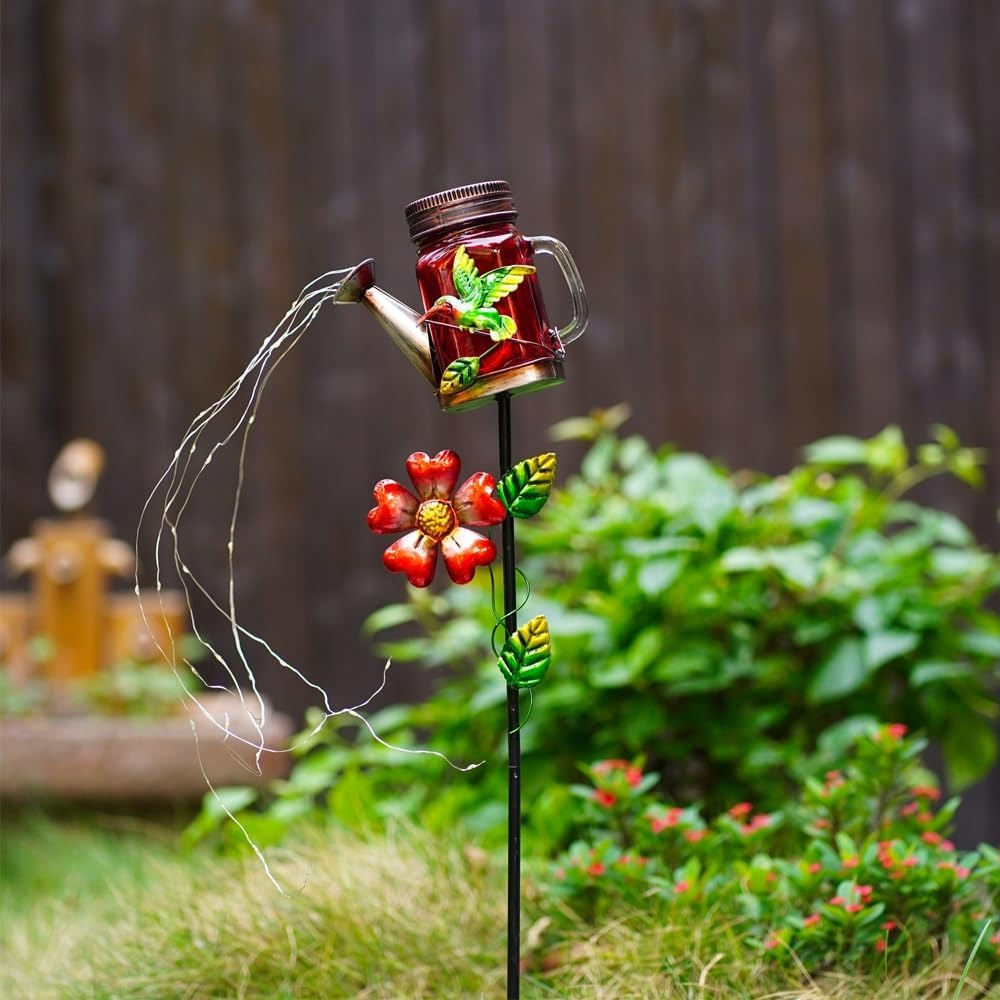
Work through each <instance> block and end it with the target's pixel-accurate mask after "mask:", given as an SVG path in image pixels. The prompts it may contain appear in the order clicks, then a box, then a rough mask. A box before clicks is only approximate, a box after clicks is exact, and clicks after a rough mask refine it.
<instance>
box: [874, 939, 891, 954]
mask: <svg viewBox="0 0 1000 1000" xmlns="http://www.w3.org/2000/svg"><path fill="white" fill-rule="evenodd" d="M887 947H888V946H887V945H886V943H885V938H879V939H878V940H877V941H876V942H875V950H876V951H880V952H881V951H885V949H886V948H887Z"/></svg>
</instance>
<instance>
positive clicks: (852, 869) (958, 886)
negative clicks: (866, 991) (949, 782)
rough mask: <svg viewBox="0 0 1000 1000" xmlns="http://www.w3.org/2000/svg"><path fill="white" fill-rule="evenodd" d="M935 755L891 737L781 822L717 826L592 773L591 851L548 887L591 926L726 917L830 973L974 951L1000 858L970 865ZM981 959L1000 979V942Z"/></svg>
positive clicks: (731, 814)
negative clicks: (957, 838) (613, 910)
mask: <svg viewBox="0 0 1000 1000" xmlns="http://www.w3.org/2000/svg"><path fill="white" fill-rule="evenodd" d="M923 747H924V741H923V740H921V739H915V738H912V737H907V735H906V730H905V727H903V726H899V725H889V726H882V727H878V728H875V729H874V730H872V731H871V732H870V733H869V734H868V735H866V736H864V737H862V738H860V739H859V740H858V741H857V743H856V744H855V746H854V749H853V753H852V756H851V757H850V758H849V760H848V761H847V763H846V764H845V765H844V766H843V767H842V768H841V769H838V770H835V771H830V772H828V773H827V774H826V776H825V778H824V780H822V781H813V780H810V781H808V782H807V783H806V785H805V787H804V788H803V789H802V793H801V796H800V798H799V800H798V801H797V802H796V803H794V804H792V805H791V806H790V807H789V808H787V809H785V810H783V811H781V812H773V813H768V812H761V811H759V810H757V809H756V808H755V807H754V804H753V803H751V802H739V803H737V804H735V805H733V806H731V807H730V808H729V809H728V810H726V811H725V812H723V813H721V814H719V815H717V816H715V817H714V818H711V819H706V818H704V817H703V816H702V815H701V810H700V809H699V808H698V807H697V806H690V807H686V808H682V807H680V806H672V805H669V804H666V803H663V802H660V801H657V800H656V799H654V798H653V797H651V796H650V795H648V794H647V793H646V791H645V790H646V789H647V788H648V787H651V785H652V783H653V782H652V781H649V779H650V778H653V781H655V776H652V775H646V774H643V773H642V772H641V769H640V765H639V763H638V762H629V761H624V760H622V761H617V760H612V761H601V762H598V763H597V764H594V765H592V766H591V767H589V768H587V769H586V771H587V773H588V774H589V775H590V777H591V779H592V782H593V785H592V787H589V788H583V787H580V788H577V789H575V791H576V792H577V794H578V795H579V796H580V797H581V798H583V799H585V801H586V805H585V806H584V808H583V809H582V810H581V813H580V816H579V827H578V833H579V838H578V839H577V841H576V842H575V843H574V844H573V846H572V847H571V848H570V849H569V850H568V851H567V852H565V853H564V854H563V855H562V856H561V857H559V858H558V859H557V861H556V862H555V864H554V865H553V868H552V871H551V878H550V881H549V882H548V883H547V887H548V889H549V891H550V893H551V894H552V895H553V896H555V897H558V898H560V899H561V900H562V903H563V904H565V903H566V902H569V903H570V904H571V905H575V906H578V908H579V909H580V910H581V912H582V913H583V914H584V915H585V916H587V917H588V918H591V919H593V918H595V917H597V916H598V915H599V914H600V913H602V912H603V911H604V910H606V909H608V908H610V907H613V906H614V905H616V904H618V903H620V902H622V901H626V902H632V903H639V902H642V903H643V905H649V901H650V900H654V901H658V904H659V905H662V906H665V907H668V908H671V909H672V908H676V907H684V906H687V907H700V908H702V909H708V908H710V909H711V910H712V912H713V913H719V914H720V915H723V914H724V915H726V916H727V917H729V918H734V919H736V920H737V921H738V923H739V925H740V926H741V927H742V929H743V931H744V933H745V934H746V936H747V938H748V939H750V940H751V941H753V942H756V943H757V945H758V946H759V947H760V948H761V949H762V950H763V951H765V952H767V953H768V954H770V955H772V956H773V959H774V961H779V962H794V961H798V962H801V963H804V964H805V965H806V967H807V968H810V969H820V968H825V967H829V966H832V965H837V966H839V967H843V966H844V965H845V964H847V965H860V966H865V965H871V964H873V963H874V962H876V961H877V962H891V961H893V960H896V959H898V960H899V961H900V962H903V961H908V960H910V959H911V958H912V957H913V956H914V955H918V954H920V953H922V952H926V953H927V954H930V953H931V952H936V951H940V950H942V949H946V948H948V947H954V948H955V949H957V950H958V951H962V950H963V949H964V950H966V951H968V950H970V949H971V947H972V945H973V944H974V943H975V941H976V939H977V937H978V935H979V933H980V931H981V930H982V928H983V926H984V924H985V922H986V921H987V919H990V918H991V917H992V919H993V920H994V926H996V924H995V920H996V914H997V908H998V901H1000V852H998V851H997V850H995V849H994V848H991V847H988V846H982V847H980V848H979V849H978V850H977V851H971V852H965V853H962V852H958V851H956V849H955V845H954V844H953V843H952V842H951V841H950V840H949V839H948V837H947V833H948V827H949V825H950V822H951V819H952V817H953V815H954V812H955V809H956V808H957V805H958V800H957V799H952V800H950V801H948V802H945V803H941V802H940V798H941V795H940V792H939V791H938V788H937V785H936V784H935V783H934V780H933V778H932V777H931V776H929V775H928V773H927V772H926V771H925V770H924V769H923V767H922V766H921V765H920V762H919V755H920V751H921V750H922V749H923ZM978 958H979V960H983V961H986V962H991V963H994V964H996V965H997V967H998V969H1000V961H998V958H1000V938H997V940H993V939H987V940H986V941H985V942H984V943H983V944H982V945H981V947H980V951H979V956H978Z"/></svg>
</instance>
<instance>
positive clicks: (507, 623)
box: [497, 392, 521, 1000]
mask: <svg viewBox="0 0 1000 1000" xmlns="http://www.w3.org/2000/svg"><path fill="white" fill-rule="evenodd" d="M497 413H498V416H499V418H500V421H499V423H500V474H501V475H503V474H504V473H506V472H509V471H510V468H511V465H512V464H513V463H512V460H511V448H510V395H509V394H508V393H506V392H502V393H500V394H499V395H498V396H497ZM500 530H501V537H500V554H501V557H502V558H503V613H504V619H503V621H504V631H505V632H506V634H507V635H511V634H513V633H514V632H516V631H517V576H516V572H515V567H514V518H513V517H507V518H505V519H504V521H503V523H502V524H501V529H500ZM520 695H521V692H520V691H519V690H518V689H517V688H516V687H511V686H510V685H509V684H508V685H507V997H508V1000H511V998H513V1000H517V998H519V997H520V996H521V699H520Z"/></svg>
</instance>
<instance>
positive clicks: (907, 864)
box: [900, 854, 920, 868]
mask: <svg viewBox="0 0 1000 1000" xmlns="http://www.w3.org/2000/svg"><path fill="white" fill-rule="evenodd" d="M900 864H901V865H902V866H903V867H904V868H916V867H917V865H919V864H920V860H919V859H918V858H917V857H916V856H915V855H913V854H911V855H910V856H909V857H908V858H903V860H902V861H901V862H900Z"/></svg>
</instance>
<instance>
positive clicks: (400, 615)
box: [361, 604, 417, 635]
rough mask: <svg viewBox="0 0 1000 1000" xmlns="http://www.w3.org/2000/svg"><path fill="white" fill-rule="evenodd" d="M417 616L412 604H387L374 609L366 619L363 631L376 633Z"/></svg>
mask: <svg viewBox="0 0 1000 1000" xmlns="http://www.w3.org/2000/svg"><path fill="white" fill-rule="evenodd" d="M416 616H417V614H416V608H414V607H413V605H412V604H387V605H386V606H385V607H384V608H379V609H378V611H373V612H372V613H371V614H370V615H369V616H368V617H367V618H366V619H365V620H364V622H363V623H362V625H361V631H362V633H363V634H364V635H374V634H375V633H376V632H382V631H384V630H385V629H387V628H393V627H395V626H396V625H402V624H404V623H405V622H412V621H413V620H414V619H415V618H416Z"/></svg>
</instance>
